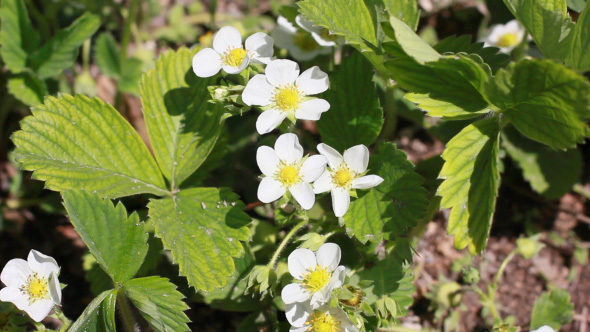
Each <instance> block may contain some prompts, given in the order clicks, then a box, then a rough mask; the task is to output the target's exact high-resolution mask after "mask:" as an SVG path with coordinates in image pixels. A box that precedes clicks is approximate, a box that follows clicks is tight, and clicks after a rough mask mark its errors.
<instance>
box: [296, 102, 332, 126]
mask: <svg viewBox="0 0 590 332" xmlns="http://www.w3.org/2000/svg"><path fill="white" fill-rule="evenodd" d="M329 109H330V103H328V102H327V101H325V100H324V99H316V98H314V99H311V100H307V101H304V102H303V103H301V105H299V109H298V110H297V111H296V112H295V118H297V119H301V120H312V121H318V120H319V119H320V117H321V116H322V113H324V112H325V111H327V110H329Z"/></svg>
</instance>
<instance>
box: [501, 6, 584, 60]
mask: <svg viewBox="0 0 590 332" xmlns="http://www.w3.org/2000/svg"><path fill="white" fill-rule="evenodd" d="M504 3H505V4H506V7H508V9H510V11H511V12H512V14H513V15H514V16H515V17H516V18H517V19H518V21H519V22H521V23H522V25H524V27H525V28H526V30H527V32H528V33H530V34H531V36H532V37H533V40H534V41H535V43H536V44H537V46H538V47H539V49H540V50H541V51H542V52H543V54H544V55H545V56H546V57H547V58H551V59H555V60H564V59H565V58H566V56H567V55H568V51H569V49H570V42H571V32H572V30H573V28H574V23H573V22H572V20H571V19H570V17H569V15H568V13H567V5H566V2H565V0H543V1H538V0H504Z"/></svg>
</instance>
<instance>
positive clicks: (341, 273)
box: [330, 265, 346, 289]
mask: <svg viewBox="0 0 590 332" xmlns="http://www.w3.org/2000/svg"><path fill="white" fill-rule="evenodd" d="M345 278H346V268H345V267H344V266H342V265H340V266H338V267H337V268H335V269H334V272H332V278H331V279H330V287H331V288H332V289H334V288H339V287H342V285H344V279H345Z"/></svg>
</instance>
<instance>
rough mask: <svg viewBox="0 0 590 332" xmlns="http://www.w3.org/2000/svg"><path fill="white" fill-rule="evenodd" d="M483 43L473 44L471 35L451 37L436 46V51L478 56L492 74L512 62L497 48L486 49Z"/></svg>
mask: <svg viewBox="0 0 590 332" xmlns="http://www.w3.org/2000/svg"><path fill="white" fill-rule="evenodd" d="M483 45H484V43H483V42H478V43H473V44H472V43H471V36H470V35H462V36H449V37H447V38H445V39H443V40H441V41H440V42H439V43H438V44H436V45H434V49H435V50H436V51H437V52H438V53H440V54H445V53H469V54H477V55H479V56H480V57H481V58H482V59H483V62H485V63H486V64H487V65H489V66H490V68H491V69H492V72H493V73H495V72H497V71H498V69H500V68H502V67H504V66H505V65H506V64H508V62H509V61H510V56H509V55H508V54H504V53H502V52H500V49H499V48H497V47H484V46H483Z"/></svg>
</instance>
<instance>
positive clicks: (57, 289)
mask: <svg viewBox="0 0 590 332" xmlns="http://www.w3.org/2000/svg"><path fill="white" fill-rule="evenodd" d="M48 287H49V295H50V296H51V300H53V302H54V303H55V304H57V305H60V304H61V285H60V284H59V279H58V278H57V275H56V274H53V273H52V274H51V276H50V277H49V284H48Z"/></svg>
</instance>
